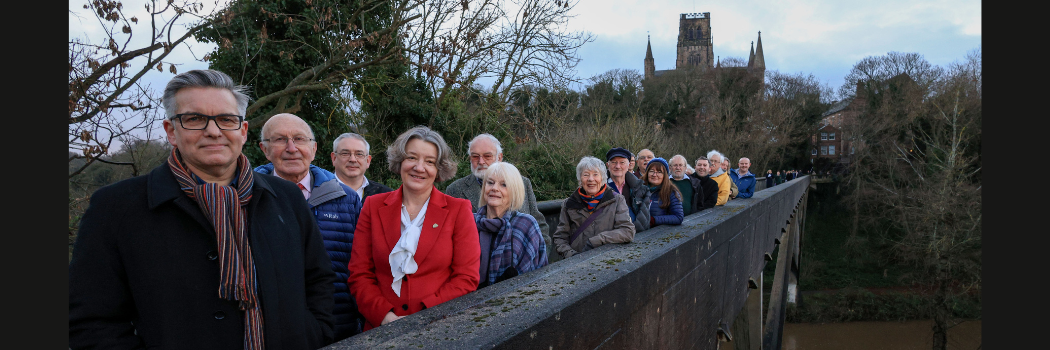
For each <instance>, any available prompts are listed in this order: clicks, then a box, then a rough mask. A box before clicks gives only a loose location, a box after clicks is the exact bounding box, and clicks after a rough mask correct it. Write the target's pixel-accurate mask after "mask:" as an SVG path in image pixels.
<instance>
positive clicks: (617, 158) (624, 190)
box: [605, 147, 651, 232]
mask: <svg viewBox="0 0 1050 350" xmlns="http://www.w3.org/2000/svg"><path fill="white" fill-rule="evenodd" d="M630 159H631V152H630V151H628V150H627V149H625V148H622V147H613V148H612V149H610V150H609V152H605V160H606V162H605V168H606V169H608V171H609V184H608V185H609V188H611V189H612V190H613V191H616V193H619V194H620V195H622V196H623V198H624V199H625V200H627V211H628V214H629V215H630V216H631V222H633V223H634V232H642V231H645V230H648V229H649V202H651V198H649V189H648V188H646V187H645V184H644V183H643V182H642V180H640V179H638V177H636V176H634V174H633V173H631V172H630V171H629V168H630V167H631V165H632V164H633V163H631V160H630Z"/></svg>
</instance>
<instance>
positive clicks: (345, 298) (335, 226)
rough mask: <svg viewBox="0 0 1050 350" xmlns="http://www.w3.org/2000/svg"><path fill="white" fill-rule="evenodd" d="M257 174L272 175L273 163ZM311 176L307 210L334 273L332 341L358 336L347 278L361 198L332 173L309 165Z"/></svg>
mask: <svg viewBox="0 0 1050 350" xmlns="http://www.w3.org/2000/svg"><path fill="white" fill-rule="evenodd" d="M255 171H256V172H259V173H263V174H267V175H274V174H273V163H269V164H266V165H260V166H259V167H256V168H255ZM310 177H311V178H312V182H313V189H312V190H311V191H310V199H308V200H307V203H309V204H310V209H311V210H312V211H313V213H314V217H315V218H316V219H317V227H318V228H319V229H320V230H321V238H323V239H324V249H325V250H327V251H328V257H329V258H331V260H332V271H335V275H336V282H335V294H334V297H335V307H334V309H333V310H332V316H333V317H334V318H335V339H336V340H341V339H343V338H346V337H349V336H352V335H355V334H357V333H361V325H362V322H363V320H364V319H363V318H362V316H361V314H360V313H359V312H358V311H357V302H356V301H355V300H354V298H353V296H352V295H350V289H349V288H348V286H347V281H348V280H349V278H350V273H349V270H348V269H347V265H349V264H350V251H351V250H352V249H351V248H352V247H353V243H354V228H355V227H356V226H357V217H358V215H360V214H361V205H362V203H361V197H360V196H358V195H357V192H355V191H354V190H353V189H351V188H350V187H349V186H347V185H344V184H342V183H340V182H339V180H337V179H336V178H335V174H333V173H332V172H330V171H328V170H324V169H321V168H319V167H317V166H314V165H310Z"/></svg>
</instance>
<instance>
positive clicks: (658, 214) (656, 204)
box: [649, 190, 685, 227]
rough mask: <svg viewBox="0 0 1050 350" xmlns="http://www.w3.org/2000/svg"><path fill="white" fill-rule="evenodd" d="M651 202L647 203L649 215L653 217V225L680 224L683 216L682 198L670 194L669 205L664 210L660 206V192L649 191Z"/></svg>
mask: <svg viewBox="0 0 1050 350" xmlns="http://www.w3.org/2000/svg"><path fill="white" fill-rule="evenodd" d="M649 196H650V198H651V200H652V201H651V202H650V203H649V217H651V218H653V222H654V224H655V225H653V226H654V227H655V226H658V225H681V224H682V219H684V218H685V211H684V210H682V200H681V199H679V198H678V196H677V195H674V194H672V195H671V205H669V206H667V209H666V210H664V209H663V208H660V192H659V191H652V190H650V191H649Z"/></svg>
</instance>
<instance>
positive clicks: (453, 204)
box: [348, 126, 481, 330]
mask: <svg viewBox="0 0 1050 350" xmlns="http://www.w3.org/2000/svg"><path fill="white" fill-rule="evenodd" d="M387 162H388V164H390V171H393V172H397V173H400V174H401V181H402V184H401V187H400V188H398V189H397V190H396V191H393V192H387V193H381V194H375V195H372V196H369V197H368V198H367V199H366V200H365V204H364V207H363V208H362V209H361V216H360V217H359V218H358V221H357V228H356V230H355V231H354V247H353V250H352V252H351V254H350V265H349V269H350V278H349V281H348V282H349V285H350V293H351V294H353V295H354V298H355V299H356V300H357V305H358V309H359V310H360V311H361V314H362V315H364V317H365V326H364V330H369V329H372V328H375V327H378V326H380V325H384V324H387V323H389V322H392V321H396V320H398V319H400V318H402V317H405V316H408V315H411V314H413V313H415V312H418V311H419V310H423V309H425V308H428V307H433V306H434V305H437V304H440V303H443V302H445V301H448V300H451V299H453V298H456V297H458V296H461V295H464V294H467V293H469V292H471V291H473V290H475V289H476V288H477V286H478V280H479V276H478V264H479V263H480V256H481V248H480V245H479V244H478V230H477V226H476V225H475V223H474V215H473V213H471V211H470V209H471V206H470V201H467V200H465V199H459V198H453V197H450V196H448V195H446V194H444V193H441V192H440V191H438V190H437V188H434V181H444V180H446V179H449V178H451V177H452V176H455V173H456V162H455V161H454V160H453V159H452V154H451V150H450V149H449V147H448V145H446V144H445V140H444V139H443V138H442V137H441V135H440V134H438V133H436V132H434V131H433V130H430V129H429V128H427V127H424V126H417V127H415V128H412V129H410V130H408V131H406V132H405V133H403V134H401V136H398V137H397V140H395V141H394V143H393V144H391V145H390V147H388V148H387Z"/></svg>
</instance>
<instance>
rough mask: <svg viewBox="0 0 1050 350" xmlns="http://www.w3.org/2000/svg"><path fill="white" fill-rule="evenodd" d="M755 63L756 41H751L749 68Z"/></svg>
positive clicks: (748, 57) (748, 59)
mask: <svg viewBox="0 0 1050 350" xmlns="http://www.w3.org/2000/svg"><path fill="white" fill-rule="evenodd" d="M754 65H755V42H754V41H752V42H751V54H750V55H748V56H747V69H748V70H751V66H754Z"/></svg>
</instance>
